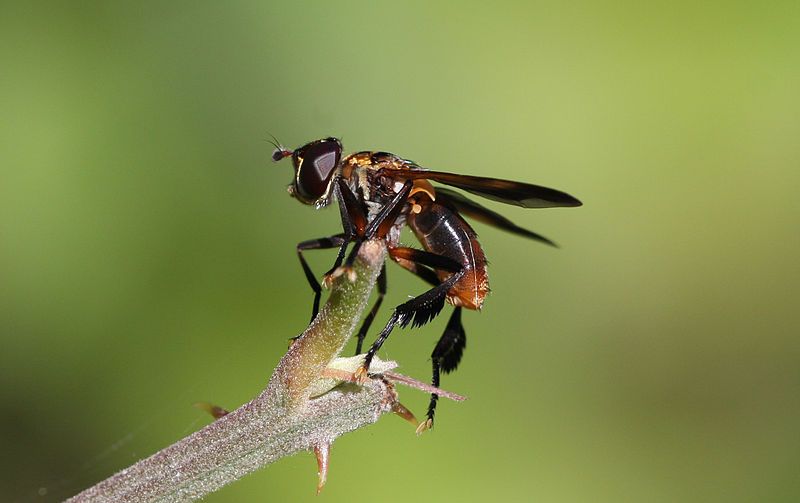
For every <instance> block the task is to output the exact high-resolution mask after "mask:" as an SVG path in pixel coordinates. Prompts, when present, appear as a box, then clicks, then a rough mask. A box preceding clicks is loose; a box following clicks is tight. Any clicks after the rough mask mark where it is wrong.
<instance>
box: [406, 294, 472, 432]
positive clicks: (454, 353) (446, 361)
mask: <svg viewBox="0 0 800 503" xmlns="http://www.w3.org/2000/svg"><path fill="white" fill-rule="evenodd" d="M466 347H467V334H466V332H464V326H463V325H462V324H461V307H456V308H455V309H453V314H452V315H450V320H449V321H448V322H447V327H445V329H444V333H443V334H442V336H441V337H440V338H439V342H437V343H436V347H435V348H433V353H431V362H432V366H433V378H432V380H431V384H432V385H433V386H434V387H437V388H438V387H439V373H440V371H441V372H444V373H445V374H449V373H450V372H452V371H454V370H455V369H456V368H457V367H458V364H459V362H460V361H461V356H462V355H463V354H464V348H466ZM438 401H439V395H437V394H436V393H432V394H431V401H430V403H429V404H428V414H427V416H428V418H427V419H426V420H425V421H424V422H422V423H420V425H419V427H417V433H418V434H419V433H422V432H423V431H425V430H428V429H430V428H433V417H434V415H435V414H436V404H437V402H438Z"/></svg>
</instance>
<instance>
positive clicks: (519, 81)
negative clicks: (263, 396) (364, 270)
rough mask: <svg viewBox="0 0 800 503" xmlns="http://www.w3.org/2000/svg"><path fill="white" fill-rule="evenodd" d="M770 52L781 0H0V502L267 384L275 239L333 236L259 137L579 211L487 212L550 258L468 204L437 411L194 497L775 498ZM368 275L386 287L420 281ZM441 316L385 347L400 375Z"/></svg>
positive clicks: (790, 446) (776, 62) (784, 261)
mask: <svg viewBox="0 0 800 503" xmlns="http://www.w3.org/2000/svg"><path fill="white" fill-rule="evenodd" d="M799 54H800V4H798V3H797V2H794V1H784V2H781V1H776V2H769V3H758V2H702V3H697V2H680V1H678V2H675V1H670V2H653V3H649V2H648V3H642V2H632V1H628V2H608V1H601V2H451V3H445V2H435V3H432V2H407V3H406V2H390V3H375V2H346V3H344V2H343V3H338V2H324V3H323V2H313V3H307V2H283V3H279V2H152V1H140V2H45V3H35V2H13V3H9V2H4V3H3V4H2V8H0V61H2V69H0V341H1V344H2V346H1V349H0V445H1V446H2V456H0V466H2V469H1V470H0V494H2V496H1V497H0V498H2V499H3V500H4V501H19V502H31V501H57V500H60V499H63V498H64V497H67V496H69V495H71V494H74V493H76V492H78V491H79V490H81V489H82V488H84V487H86V486H88V485H90V484H92V483H94V482H96V481H98V480H100V479H102V478H104V477H106V476H108V475H110V474H111V473H113V472H114V471H116V470H119V469H121V468H123V467H125V466H127V465H128V464H130V463H132V462H134V461H136V460H137V459H139V458H141V457H144V456H146V455H148V454H150V453H152V452H154V451H156V450H157V449H159V448H161V447H164V446H166V445H168V444H170V443H172V442H173V441H175V440H177V439H178V438H180V437H182V436H185V435H186V434H188V433H190V432H191V431H194V430H196V429H198V428H200V427H202V426H203V425H204V424H206V423H208V422H209V418H207V417H205V416H204V415H203V414H202V413H201V412H199V411H197V410H196V409H194V408H192V407H191V404H192V403H193V402H195V401H198V400H208V401H212V402H215V403H218V404H220V405H223V406H225V407H228V408H234V407H236V406H238V405H239V404H241V403H243V402H245V401H247V400H249V399H250V398H251V397H253V396H254V395H256V394H257V393H258V391H259V390H260V389H261V388H262V387H263V386H264V384H265V382H266V379H267V377H268V376H269V374H270V372H271V370H272V368H273V366H274V365H275V363H276V362H277V360H278V358H279V357H280V355H281V354H282V353H283V352H284V351H285V349H286V344H287V338H288V337H290V336H292V335H295V334H297V333H299V332H300V331H301V330H302V329H303V328H304V323H305V322H306V320H307V316H308V313H309V308H310V302H311V294H310V291H309V289H308V286H307V285H306V284H305V281H304V279H303V276H302V272H301V269H300V266H299V264H298V263H297V259H296V257H295V252H294V244H295V243H297V242H298V241H301V240H304V239H308V238H312V237H319V236H324V235H328V234H331V233H332V232H336V231H337V229H338V228H339V223H338V220H337V219H338V216H337V212H336V211H335V210H329V211H315V210H313V209H311V208H308V207H303V206H301V205H300V204H298V203H297V202H296V201H294V200H292V199H291V198H289V197H288V195H287V194H286V192H285V186H286V185H287V184H288V183H289V180H290V177H291V169H290V167H289V165H288V163H282V164H278V165H273V164H272V163H271V162H270V161H269V155H270V151H271V148H272V147H271V146H270V145H269V143H268V142H267V139H268V138H269V136H268V134H269V133H273V134H275V135H276V136H277V137H278V138H279V139H280V140H281V141H282V142H284V143H285V144H286V145H287V146H290V147H294V146H297V145H300V144H302V143H304V142H306V141H308V140H311V139H315V138H318V137H322V136H327V135H337V136H340V137H342V138H343V141H344V144H345V147H346V148H347V149H348V150H349V151H355V150H363V149H383V150H388V151H392V152H396V153H398V154H400V155H403V156H405V157H409V158H412V159H414V160H416V161H418V162H419V163H421V164H422V165H424V166H427V167H430V168H432V169H440V170H449V171H458V172H464V173H473V174H480V175H489V176H498V177H504V178H512V179H521V180H527V181H531V182H534V183H540V184H544V185H549V186H553V187H557V188H561V189H564V190H567V191H569V192H571V193H573V194H575V195H576V196H578V197H580V198H581V199H583V200H584V202H585V206H584V207H583V208H580V209H562V210H541V211H524V210H521V209H519V208H515V207H510V206H508V207H505V206H503V205H499V204H495V203H491V202H489V203H487V205H489V206H490V207H492V208H494V209H496V210H501V211H502V212H503V213H504V214H505V215H507V216H509V217H510V218H512V219H514V220H515V221H516V222H518V223H519V224H521V225H523V226H526V227H529V228H532V229H535V230H536V231H538V232H541V233H543V234H545V235H546V236H549V237H551V238H552V239H554V240H556V241H558V242H559V243H560V244H561V245H562V248H561V249H559V250H554V249H549V248H547V247H544V246H541V245H538V244H536V243H532V242H528V241H524V240H521V239H519V238H516V237H514V236H510V235H507V234H504V233H502V232H500V231H496V230H494V229H491V228H487V227H485V226H483V225H480V224H476V229H477V231H478V232H479V234H480V235H481V238H482V242H483V244H484V247H485V249H486V252H487V254H488V256H489V258H490V260H491V280H492V287H493V293H492V295H491V297H490V298H489V299H488V301H487V302H486V305H485V308H484V311H483V312H482V313H474V312H468V313H465V323H466V327H467V331H468V337H469V345H468V350H467V353H466V355H465V358H464V360H463V362H462V366H461V368H460V369H459V371H458V372H457V373H455V374H454V375H452V376H447V377H446V378H445V379H444V386H445V387H447V388H449V389H452V390H454V391H457V392H461V393H464V394H467V395H469V397H470V400H469V401H468V402H466V403H464V404H453V403H450V402H442V404H441V408H440V414H439V421H438V423H437V428H436V430H435V431H433V432H432V433H430V434H425V435H423V436H421V437H419V438H418V437H416V436H415V435H414V433H413V430H412V428H410V427H409V426H408V425H407V424H406V423H404V422H403V421H401V420H400V419H398V418H394V417H388V416H387V417H385V418H383V419H382V420H381V421H380V422H379V423H377V424H376V425H373V426H371V427H369V428H367V429H363V430H360V431H358V432H355V433H353V434H350V435H347V436H345V437H343V438H341V439H340V440H339V441H338V442H337V443H336V444H335V446H334V450H333V454H332V456H333V457H332V463H333V464H332V468H331V473H330V477H329V483H328V486H327V488H326V489H325V491H324V493H323V496H321V498H320V499H314V498H315V497H314V486H315V481H316V466H315V462H314V460H313V457H312V456H311V455H310V454H305V455H298V456H296V457H294V458H291V459H287V460H283V461H281V462H279V463H277V464H275V465H273V466H270V467H268V468H266V469H263V470H261V471H259V472H257V473H255V474H253V475H250V476H249V477H247V478H246V479H244V480H242V481H240V482H238V483H236V484H234V485H232V486H229V487H227V488H225V489H224V490H222V491H220V492H219V493H217V494H215V495H212V496H211V497H209V498H208V501H212V502H220V503H221V502H229V501H230V502H233V501H236V502H243V501H323V500H324V501H328V502H339V501H348V502H351V501H355V500H364V499H371V500H379V501H489V500H490V501H497V500H507V501H547V502H584V501H604V502H605V501H608V502H620V501H632V502H640V501H648V502H661V501H664V502H667V501H670V502H672V501H697V502H709V501H725V502H731V501H770V502H781V501H786V502H789V501H798V500H799V499H800V476H799V474H800V472H799V469H800V428H799V427H798V425H800V330H798V329H799V328H800V323H799V322H800V309H799V308H798V295H799V294H800V287H799V286H798V284H799V283H800V267H799V266H798V265H799V259H798V258H799V257H800V233H799V232H798V231H800V202H798V189H800V172H799V171H798V168H800V141H799V140H798V138H800V93H798V89H800V60H799V59H798V55H799ZM310 257H311V261H312V263H313V266H314V267H315V268H316V270H317V271H318V272H320V273H321V272H322V271H324V270H325V267H326V265H328V264H329V263H330V261H331V259H332V255H331V254H330V253H328V252H319V253H316V254H315V253H311V254H310ZM389 273H390V275H389V286H390V294H389V298H388V301H387V305H388V306H391V305H395V304H397V303H399V302H401V301H402V300H404V299H405V298H406V296H407V295H411V294H414V293H417V292H420V291H421V290H422V289H423V288H424V285H423V284H422V283H421V282H419V281H418V280H417V279H415V278H413V277H411V276H410V275H408V274H406V273H405V272H404V271H402V270H401V269H399V268H398V267H396V266H393V265H391V266H390V269H389ZM388 314H389V311H388V308H387V309H386V310H384V311H383V312H382V315H381V319H385V317H386V316H388ZM445 322H446V317H444V316H443V317H440V319H438V320H436V322H434V323H432V324H431V325H429V326H427V327H425V328H424V329H422V330H418V331H416V332H410V331H398V332H397V333H396V334H395V335H393V337H392V339H391V340H390V342H389V343H388V344H387V346H386V347H385V350H384V352H383V355H384V356H385V357H389V358H393V359H397V360H399V361H400V362H401V363H402V365H403V371H404V372H406V373H408V374H411V375H414V376H417V377H419V378H421V379H423V380H424V379H427V377H428V374H429V365H430V364H429V360H428V355H429V354H430V350H431V349H432V347H433V344H434V342H435V339H436V337H437V336H438V334H439V333H440V332H441V330H442V328H443V326H444V323H445ZM378 323H379V324H380V323H381V322H380V321H379V322H378ZM348 351H351V349H348ZM402 399H403V401H404V403H406V404H407V405H408V406H409V407H410V408H412V409H413V410H415V411H417V412H418V413H420V415H421V414H422V412H423V411H424V407H425V404H426V403H427V397H426V396H425V395H423V394H421V393H417V392H415V391H408V390H404V391H403V392H402Z"/></svg>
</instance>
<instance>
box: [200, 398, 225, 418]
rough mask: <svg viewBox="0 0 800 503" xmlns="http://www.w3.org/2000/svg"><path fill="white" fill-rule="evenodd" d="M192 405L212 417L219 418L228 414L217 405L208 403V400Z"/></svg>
mask: <svg viewBox="0 0 800 503" xmlns="http://www.w3.org/2000/svg"><path fill="white" fill-rule="evenodd" d="M193 405H194V407H195V408H197V409H200V410H202V411H205V412H208V413H209V414H211V415H212V416H214V419H219V418H221V417H224V416H227V415H228V411H227V410H225V409H223V408H222V407H220V406H219V405H214V404H210V403H208V402H197V403H195V404H193Z"/></svg>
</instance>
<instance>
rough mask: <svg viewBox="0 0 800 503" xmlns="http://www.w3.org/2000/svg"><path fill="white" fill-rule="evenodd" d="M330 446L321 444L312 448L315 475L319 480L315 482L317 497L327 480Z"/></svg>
mask: <svg viewBox="0 0 800 503" xmlns="http://www.w3.org/2000/svg"><path fill="white" fill-rule="evenodd" d="M330 454H331V444H328V443H326V444H321V445H315V446H314V456H316V457H317V474H318V475H319V479H318V481H317V496H319V493H320V492H322V488H323V487H325V482H326V481H327V480H328V463H329V461H330Z"/></svg>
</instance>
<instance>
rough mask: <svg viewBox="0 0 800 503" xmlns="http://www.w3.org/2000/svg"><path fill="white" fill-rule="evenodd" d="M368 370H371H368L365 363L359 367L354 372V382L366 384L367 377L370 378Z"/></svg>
mask: <svg viewBox="0 0 800 503" xmlns="http://www.w3.org/2000/svg"><path fill="white" fill-rule="evenodd" d="M368 372H369V371H368V370H367V367H365V366H363V365H362V366H360V367H358V368H357V369H356V371H355V372H353V382H354V383H357V384H364V383H365V382H367V379H369V374H368Z"/></svg>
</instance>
